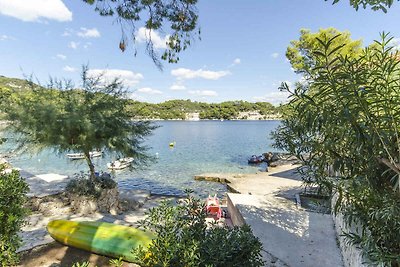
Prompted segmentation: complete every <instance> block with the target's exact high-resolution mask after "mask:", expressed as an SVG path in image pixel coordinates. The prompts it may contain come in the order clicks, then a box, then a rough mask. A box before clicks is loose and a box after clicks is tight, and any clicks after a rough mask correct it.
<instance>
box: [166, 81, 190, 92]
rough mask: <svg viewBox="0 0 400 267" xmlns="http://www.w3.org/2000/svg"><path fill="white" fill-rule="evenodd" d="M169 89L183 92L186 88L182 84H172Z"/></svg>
mask: <svg viewBox="0 0 400 267" xmlns="http://www.w3.org/2000/svg"><path fill="white" fill-rule="evenodd" d="M169 89H171V90H172V91H181V90H185V89H186V87H185V86H184V85H183V84H179V83H174V84H173V85H172V86H171V87H170V88H169Z"/></svg>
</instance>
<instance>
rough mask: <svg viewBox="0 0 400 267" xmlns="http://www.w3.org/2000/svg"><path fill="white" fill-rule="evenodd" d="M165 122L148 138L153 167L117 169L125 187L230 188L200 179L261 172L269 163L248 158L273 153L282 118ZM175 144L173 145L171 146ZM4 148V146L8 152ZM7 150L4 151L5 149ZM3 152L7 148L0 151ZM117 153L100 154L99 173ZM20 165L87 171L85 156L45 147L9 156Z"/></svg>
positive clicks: (166, 190)
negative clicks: (254, 162)
mask: <svg viewBox="0 0 400 267" xmlns="http://www.w3.org/2000/svg"><path fill="white" fill-rule="evenodd" d="M154 123H155V124H156V125H158V126H160V127H159V128H157V129H156V130H154V132H153V134H152V135H151V136H149V137H148V138H147V140H145V144H146V145H147V146H148V147H149V150H148V153H149V155H150V156H154V158H155V160H154V161H153V162H151V163H150V164H149V165H148V166H147V167H145V168H141V169H139V170H133V171H130V170H128V169H125V170H120V171H115V172H112V175H113V177H114V179H115V180H117V181H118V183H119V186H120V187H122V188H130V189H145V190H150V191H151V192H152V193H154V194H167V195H181V194H182V193H183V190H184V189H186V188H189V189H193V190H194V191H195V192H196V193H197V194H198V195H201V196H204V195H208V194H214V193H219V192H223V191H225V187H224V186H222V185H220V184H218V183H213V182H202V181H194V180H193V176H194V175H197V174H201V173H211V172H212V173H214V172H217V173H222V172H230V173H255V172H257V171H265V165H263V164H261V165H257V166H250V165H248V164H247V159H248V158H249V157H250V156H251V155H253V154H256V155H260V154H262V153H264V152H267V151H273V150H274V149H273V148H272V146H271V145H272V142H273V141H272V140H271V138H270V133H271V131H273V130H274V129H276V127H277V126H278V125H279V121H156V122H154ZM171 142H175V145H174V146H173V147H170V146H169V144H170V143H171ZM4 147H7V145H6V146H3V148H2V150H4ZM3 152H4V151H3ZM0 153H1V151H0ZM111 160H112V156H111V155H103V157H101V158H95V159H94V164H95V167H96V171H107V172H108V170H107V162H110V161H111ZM9 161H10V162H11V163H12V165H13V166H14V167H18V168H21V169H23V170H25V171H28V172H30V173H33V174H43V173H58V174H63V175H70V176H71V175H74V174H75V173H79V172H81V171H85V172H86V171H87V169H88V168H87V165H86V163H85V161H84V160H75V161H72V160H69V159H68V158H67V157H66V155H65V154H57V153H55V152H54V151H53V150H51V149H45V150H43V151H42V152H40V153H39V154H35V155H30V154H28V153H24V154H20V155H17V156H15V157H12V158H11V159H9Z"/></svg>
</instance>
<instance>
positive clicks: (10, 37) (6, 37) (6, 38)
mask: <svg viewBox="0 0 400 267" xmlns="http://www.w3.org/2000/svg"><path fill="white" fill-rule="evenodd" d="M6 40H15V38H14V37H12V36H9V35H5V34H3V35H0V41H6Z"/></svg>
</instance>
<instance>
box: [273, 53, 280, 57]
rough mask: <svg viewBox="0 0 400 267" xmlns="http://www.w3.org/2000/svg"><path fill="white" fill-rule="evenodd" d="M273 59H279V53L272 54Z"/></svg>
mask: <svg viewBox="0 0 400 267" xmlns="http://www.w3.org/2000/svg"><path fill="white" fill-rule="evenodd" d="M271 57H273V58H278V57H279V53H272V54H271Z"/></svg>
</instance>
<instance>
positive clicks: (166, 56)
mask: <svg viewBox="0 0 400 267" xmlns="http://www.w3.org/2000/svg"><path fill="white" fill-rule="evenodd" d="M82 1H84V2H86V3H88V4H90V5H95V11H96V12H98V13H99V15H100V16H111V17H115V18H116V21H117V22H118V23H119V24H121V30H122V37H121V41H120V43H119V48H120V49H121V50H122V51H125V49H126V46H127V45H128V37H130V36H132V38H133V42H135V35H136V32H137V31H138V30H139V29H138V24H139V23H140V24H141V25H144V27H145V28H146V29H147V30H150V31H155V30H161V31H163V30H164V32H167V31H170V33H169V39H168V41H167V42H166V45H167V49H165V51H164V53H163V54H162V55H161V57H160V56H159V55H158V54H157V52H156V50H155V47H154V44H153V40H152V39H151V34H149V33H147V34H146V36H147V37H146V39H147V40H146V50H147V53H148V54H149V55H150V56H151V58H152V59H153V61H154V63H155V64H156V65H157V66H158V67H159V68H160V69H161V68H162V64H161V63H160V58H161V59H162V60H166V61H168V62H169V63H177V62H178V61H179V53H180V52H182V51H184V50H186V49H187V48H188V47H189V46H190V45H191V43H192V42H193V39H194V38H193V37H194V36H196V35H200V29H198V28H197V19H198V12H197V9H196V4H197V0H177V1H162V0H151V1H148V0H141V1H129V0H121V1H115V0H82ZM163 27H164V29H163ZM166 27H167V28H168V30H165V28H166ZM125 31H127V32H125ZM135 55H136V50H135Z"/></svg>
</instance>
